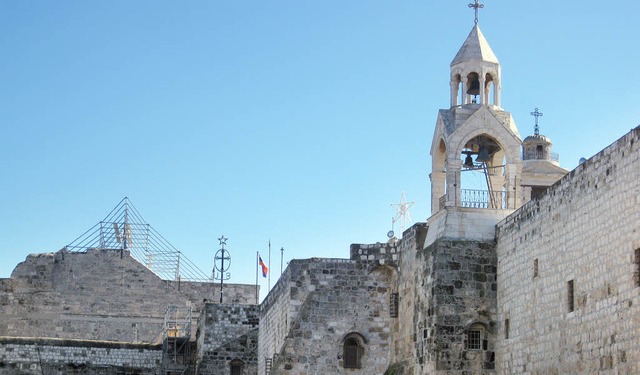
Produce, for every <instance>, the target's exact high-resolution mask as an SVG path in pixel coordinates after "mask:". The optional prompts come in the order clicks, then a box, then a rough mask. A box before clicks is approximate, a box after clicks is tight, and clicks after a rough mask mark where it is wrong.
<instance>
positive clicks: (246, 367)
mask: <svg viewBox="0 0 640 375" xmlns="http://www.w3.org/2000/svg"><path fill="white" fill-rule="evenodd" d="M258 323H259V311H258V306H257V305H238V304H222V305H220V304H212V303H208V304H206V305H205V306H204V309H203V311H202V314H201V315H200V318H199V319H198V337H197V342H198V349H197V350H198V353H197V373H198V374H201V375H207V374H212V375H214V374H215V375H225V374H230V373H231V372H230V371H231V362H232V361H241V362H242V368H243V374H247V375H249V374H251V375H253V374H256V373H257V364H258V362H257V360H258V357H257V355H258Z"/></svg>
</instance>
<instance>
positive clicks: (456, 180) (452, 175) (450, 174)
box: [446, 157, 462, 207]
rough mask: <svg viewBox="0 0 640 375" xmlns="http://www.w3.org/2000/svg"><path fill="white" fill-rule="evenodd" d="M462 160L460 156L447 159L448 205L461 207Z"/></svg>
mask: <svg viewBox="0 0 640 375" xmlns="http://www.w3.org/2000/svg"><path fill="white" fill-rule="evenodd" d="M461 169H462V160H460V158H451V157H449V158H448V159H447V203H446V205H447V206H456V207H460V205H461V200H460V170H461Z"/></svg>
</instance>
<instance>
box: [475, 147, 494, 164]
mask: <svg viewBox="0 0 640 375" xmlns="http://www.w3.org/2000/svg"><path fill="white" fill-rule="evenodd" d="M489 160H491V158H490V157H489V150H487V147H485V146H482V147H480V152H478V157H477V158H476V162H478V163H486V162H488V161H489Z"/></svg>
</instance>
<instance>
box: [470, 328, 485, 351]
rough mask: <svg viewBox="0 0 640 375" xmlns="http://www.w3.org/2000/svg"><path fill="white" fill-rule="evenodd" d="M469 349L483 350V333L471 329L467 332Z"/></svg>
mask: <svg viewBox="0 0 640 375" xmlns="http://www.w3.org/2000/svg"><path fill="white" fill-rule="evenodd" d="M467 349H469V350H482V331H481V330H479V329H470V330H468V331H467Z"/></svg>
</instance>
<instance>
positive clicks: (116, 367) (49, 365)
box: [0, 337, 162, 375]
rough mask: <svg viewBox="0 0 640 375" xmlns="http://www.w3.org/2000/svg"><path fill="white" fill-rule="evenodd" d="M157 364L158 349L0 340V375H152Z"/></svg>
mask: <svg viewBox="0 0 640 375" xmlns="http://www.w3.org/2000/svg"><path fill="white" fill-rule="evenodd" d="M161 360H162V346H161V345H150V344H132V343H120V342H105V341H94V340H92V341H89V340H72V339H64V340H63V339H34V338H16V337H0V374H2V375H4V374H6V375H13V374H25V375H27V374H34V375H40V374H56V375H58V374H60V375H63V374H70V375H75V374H77V375H80V374H99V375H102V374H104V375H107V374H117V373H121V374H139V375H147V374H148V375H152V374H156V373H157V372H158V371H159V369H160V361H161Z"/></svg>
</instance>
